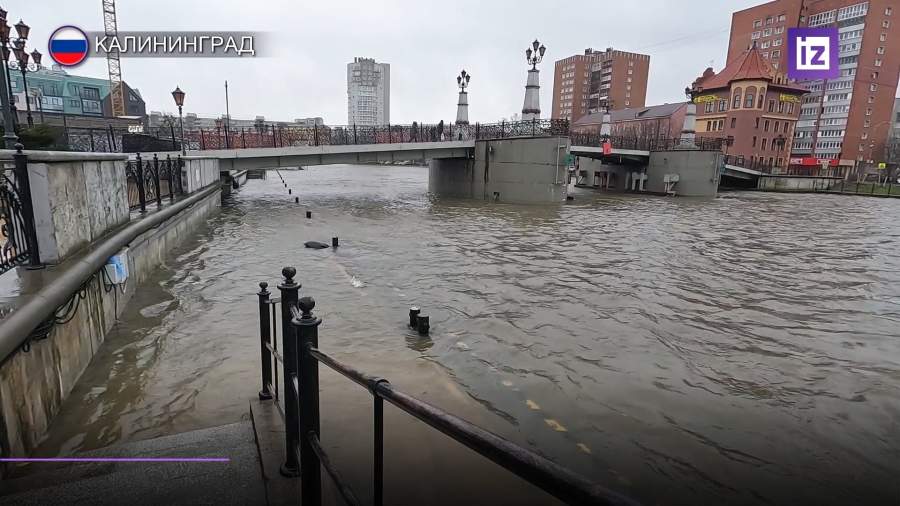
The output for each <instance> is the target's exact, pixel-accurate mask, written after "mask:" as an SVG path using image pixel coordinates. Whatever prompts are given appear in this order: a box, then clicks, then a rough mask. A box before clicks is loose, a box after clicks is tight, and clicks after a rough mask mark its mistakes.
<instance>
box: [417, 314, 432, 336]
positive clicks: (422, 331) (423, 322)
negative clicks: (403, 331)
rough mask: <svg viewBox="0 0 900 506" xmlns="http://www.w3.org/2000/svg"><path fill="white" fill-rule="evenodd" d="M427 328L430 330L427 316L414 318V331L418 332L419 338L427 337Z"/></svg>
mask: <svg viewBox="0 0 900 506" xmlns="http://www.w3.org/2000/svg"><path fill="white" fill-rule="evenodd" d="M429 328H431V325H429V323H428V317H427V316H422V315H419V316H417V317H416V329H417V330H418V331H419V335H420V336H427V335H428V329H429Z"/></svg>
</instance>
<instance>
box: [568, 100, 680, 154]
mask: <svg viewBox="0 0 900 506" xmlns="http://www.w3.org/2000/svg"><path fill="white" fill-rule="evenodd" d="M687 105H688V103H687V102H676V103H673V104H661V105H651V106H648V107H636V108H631V107H629V108H627V109H619V110H615V111H610V114H609V116H610V118H609V122H610V135H611V136H612V137H618V138H622V137H624V138H635V139H656V140H657V141H658V142H659V143H660V144H665V142H667V141H671V140H673V139H678V138H680V137H681V130H682V128H684V116H685V114H686V113H687ZM602 125H603V113H602V112H595V113H591V114H588V115H587V116H584V117H582V118H581V119H579V120H578V121H576V122H575V123H574V124H573V125H572V131H573V132H574V133H589V134H599V133H600V127H601V126H602Z"/></svg>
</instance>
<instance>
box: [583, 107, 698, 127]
mask: <svg viewBox="0 0 900 506" xmlns="http://www.w3.org/2000/svg"><path fill="white" fill-rule="evenodd" d="M686 104H687V102H675V103H672V104H660V105H651V106H647V107H629V108H627V109H618V110H614V111H610V112H609V119H610V121H611V122H612V123H616V122H619V121H633V120H639V119H653V118H668V117H669V116H671V115H672V114H674V113H675V111H677V110H678V109H680V108H682V107H684V106H685V105H686ZM601 124H603V113H602V112H594V113H591V114H588V115H586V116H582V117H581V118H579V119H578V121H576V122H575V126H590V125H601Z"/></svg>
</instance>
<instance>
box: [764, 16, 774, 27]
mask: <svg viewBox="0 0 900 506" xmlns="http://www.w3.org/2000/svg"><path fill="white" fill-rule="evenodd" d="M773 21H775V18H773V17H772V16H769V17H767V18H766V24H767V25H771V24H772V22H773Z"/></svg>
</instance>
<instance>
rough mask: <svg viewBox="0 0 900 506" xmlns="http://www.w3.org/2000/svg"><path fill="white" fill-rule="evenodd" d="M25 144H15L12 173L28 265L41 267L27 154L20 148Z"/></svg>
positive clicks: (34, 267)
mask: <svg viewBox="0 0 900 506" xmlns="http://www.w3.org/2000/svg"><path fill="white" fill-rule="evenodd" d="M24 147H25V146H22V145H21V144H16V145H15V148H16V154H15V155H13V160H15V165H14V167H13V173H14V174H15V175H16V193H18V197H19V203H20V204H21V205H22V220H23V221H24V222H25V242H26V245H27V246H28V267H30V268H33V269H36V268H38V267H41V255H40V252H39V251H38V241H37V230H36V229H35V223H34V203H33V202H32V200H31V180H30V179H29V177H28V155H26V154H25V153H24V152H23V151H22V149H24Z"/></svg>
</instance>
